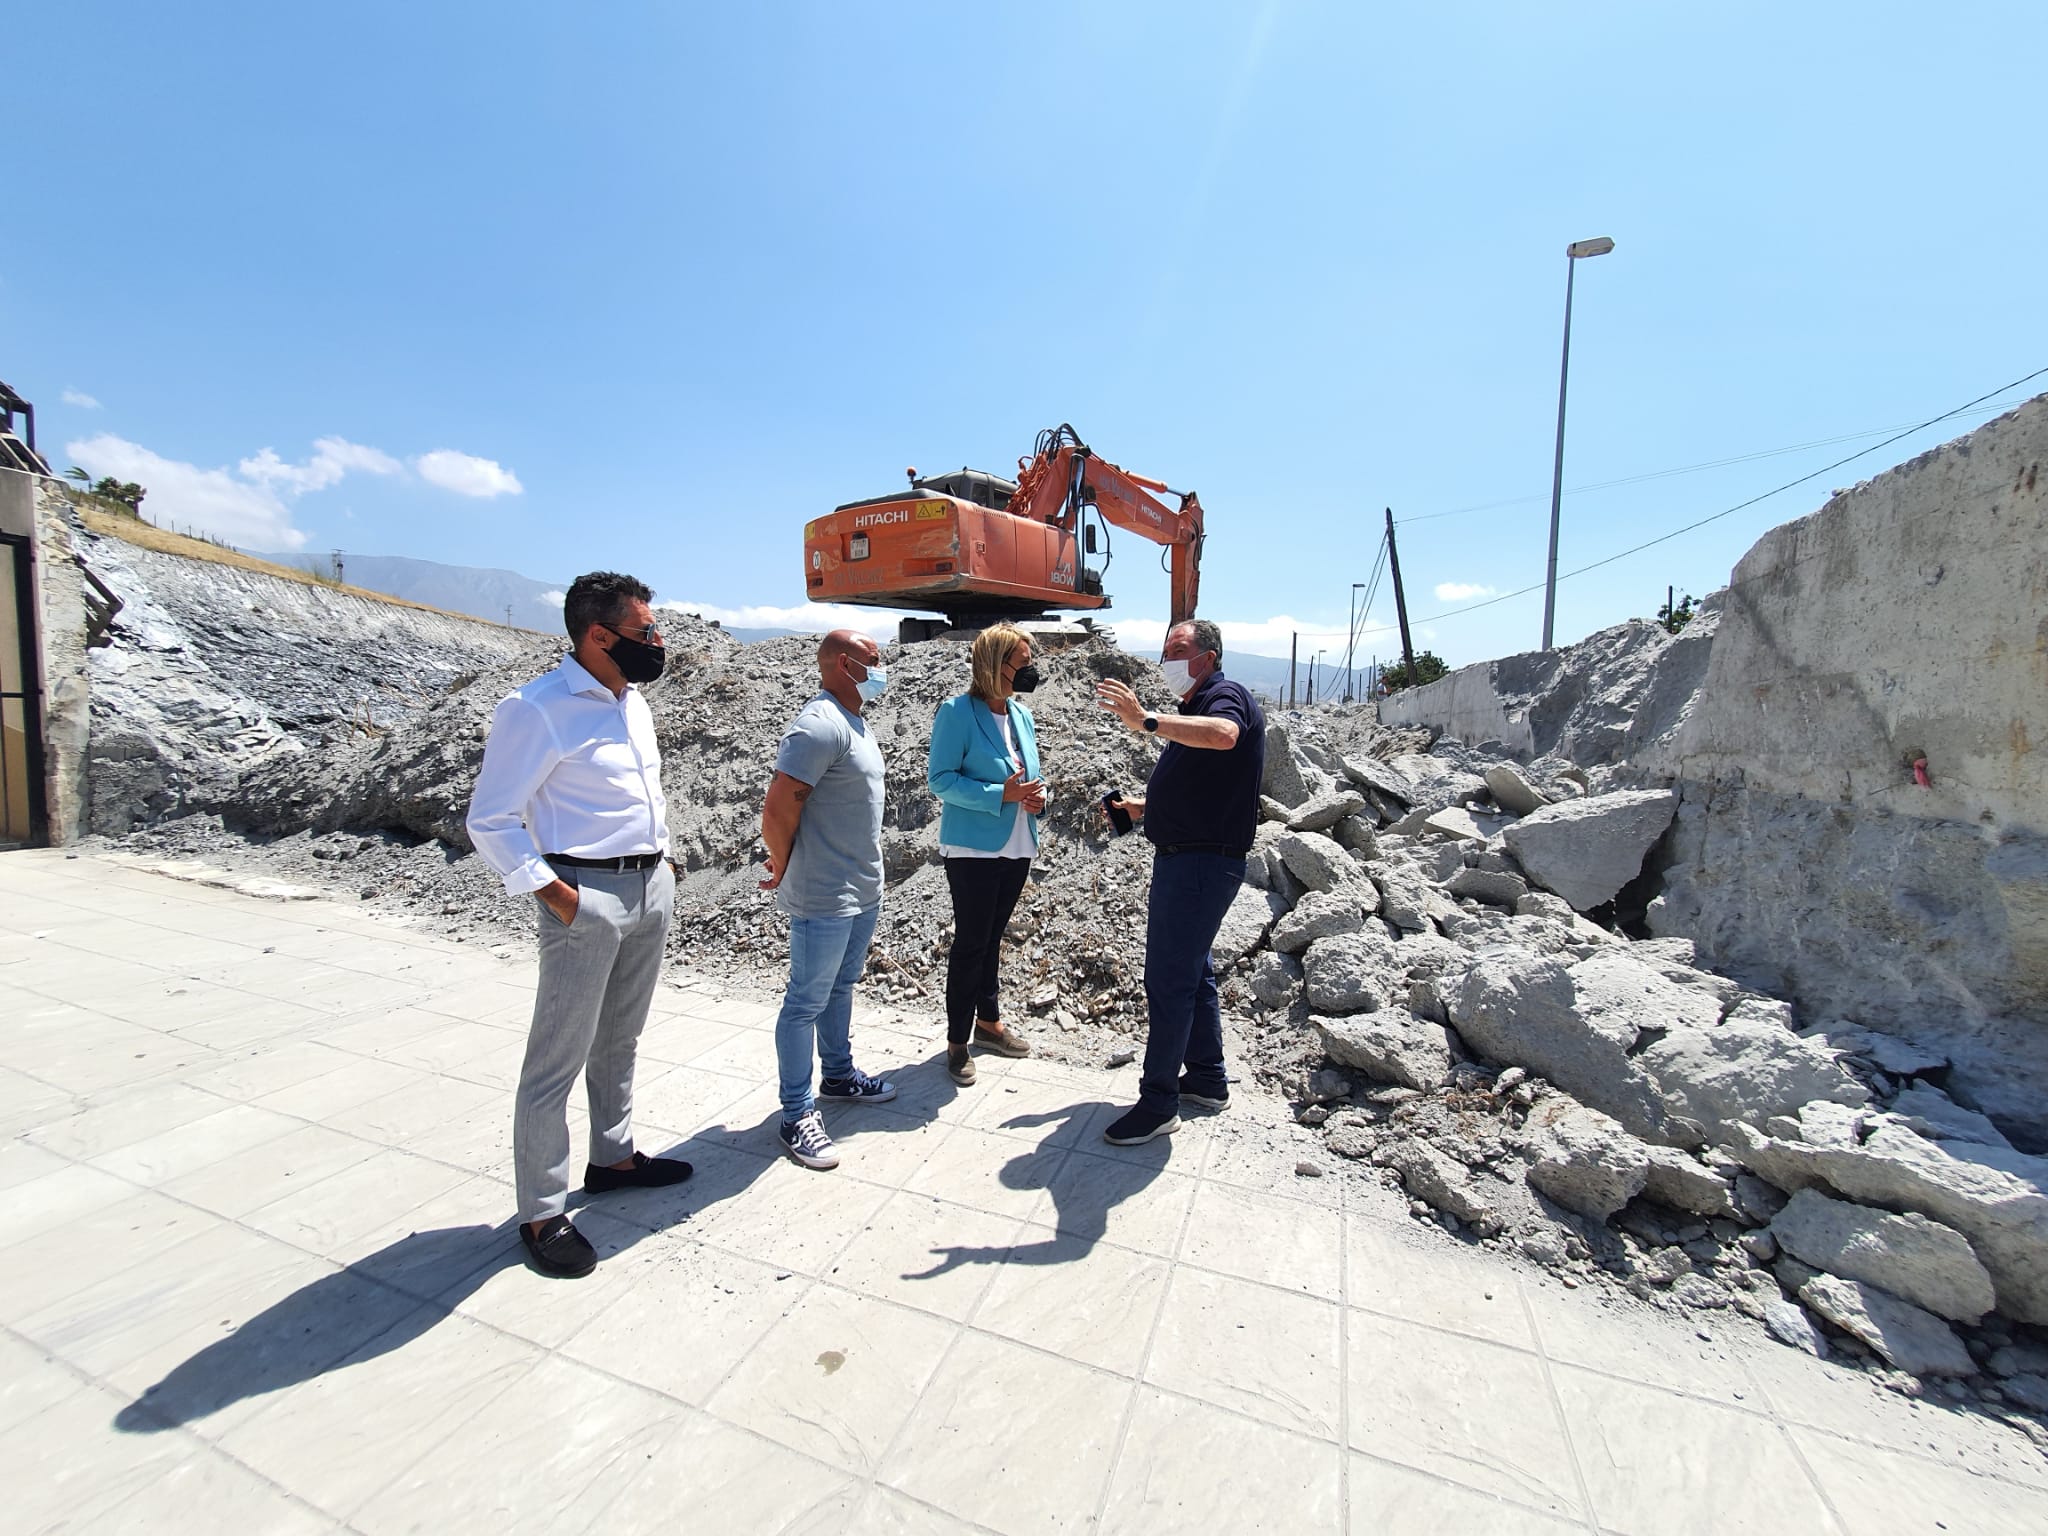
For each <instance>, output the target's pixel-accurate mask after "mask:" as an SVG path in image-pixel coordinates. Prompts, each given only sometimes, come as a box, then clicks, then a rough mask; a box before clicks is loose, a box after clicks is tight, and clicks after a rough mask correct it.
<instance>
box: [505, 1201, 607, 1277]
mask: <svg viewBox="0 0 2048 1536" xmlns="http://www.w3.org/2000/svg"><path fill="white" fill-rule="evenodd" d="M519 1241H520V1242H522V1243H524V1244H526V1253H527V1257H529V1258H531V1259H532V1260H533V1267H534V1268H535V1269H537V1270H539V1271H540V1272H541V1273H542V1274H544V1275H559V1276H560V1277H561V1278H562V1279H564V1280H580V1279H582V1278H583V1276H585V1275H587V1274H589V1273H590V1272H591V1271H592V1270H593V1269H595V1268H597V1250H596V1249H595V1248H593V1247H591V1246H590V1239H589V1238H587V1237H585V1236H584V1235H583V1234H582V1233H581V1232H578V1231H577V1230H576V1223H574V1222H573V1221H571V1220H570V1219H569V1218H568V1217H566V1216H551V1217H549V1218H548V1219H547V1220H546V1221H544V1222H542V1223H541V1227H540V1234H539V1235H538V1236H535V1234H534V1230H533V1228H532V1227H530V1226H528V1225H527V1224H526V1223H525V1222H523V1221H522V1222H521V1223H519Z"/></svg>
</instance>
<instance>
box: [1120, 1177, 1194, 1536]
mask: <svg viewBox="0 0 2048 1536" xmlns="http://www.w3.org/2000/svg"><path fill="white" fill-rule="evenodd" d="M1214 1146H1215V1142H1214V1141H1213V1140H1208V1141H1204V1142H1203V1144H1202V1160H1201V1162H1200V1164H1198V1165H1197V1167H1196V1168H1195V1190H1194V1194H1193V1195H1191V1196H1190V1197H1189V1199H1188V1208H1187V1209H1186V1210H1185V1211H1183V1212H1182V1213H1181V1218H1180V1232H1179V1234H1178V1235H1177V1236H1176V1237H1175V1238H1174V1240H1173V1252H1172V1253H1170V1254H1167V1255H1166V1283H1165V1284H1163V1285H1162V1286H1160V1287H1159V1302H1158V1305H1157V1306H1156V1307H1155V1308H1154V1309H1153V1312H1152V1326H1151V1327H1150V1328H1148V1329H1147V1330H1146V1331H1145V1348H1144V1349H1143V1351H1142V1352H1140V1354H1139V1356H1138V1369H1137V1370H1136V1372H1134V1373H1133V1375H1132V1377H1131V1390H1130V1393H1129V1395H1128V1396H1127V1397H1126V1398H1125V1399H1124V1411H1123V1417H1122V1420H1121V1421H1120V1422H1119V1423H1118V1425H1117V1432H1116V1444H1115V1445H1114V1446H1113V1447H1112V1448H1111V1450H1110V1454H1109V1471H1108V1474H1107V1475H1106V1476H1105V1477H1104V1478H1103V1480H1102V1493H1101V1495H1100V1497H1099V1498H1098V1499H1097V1500H1096V1504H1095V1517H1094V1519H1093V1521H1092V1522H1091V1523H1092V1524H1093V1525H1094V1526H1095V1528H1097V1529H1100V1528H1101V1526H1102V1517H1103V1515H1104V1514H1106V1513H1107V1512H1108V1510H1109V1493H1110V1490H1111V1489H1112V1488H1114V1487H1115V1486H1116V1475H1117V1473H1118V1472H1119V1471H1121V1470H1122V1469H1123V1464H1124V1452H1125V1450H1126V1449H1127V1448H1128V1447H1129V1445H1130V1438H1131V1421H1132V1420H1134V1419H1135V1418H1137V1416H1138V1394H1139V1393H1140V1392H1142V1391H1143V1390H1144V1389H1145V1386H1146V1378H1147V1377H1148V1376H1149V1375H1150V1373H1151V1370H1152V1352H1153V1350H1154V1349H1156V1348H1157V1347H1158V1344H1159V1330H1160V1327H1161V1326H1162V1324H1163V1323H1164V1322H1165V1319H1166V1303H1167V1300H1168V1298H1169V1297H1171V1296H1172V1295H1173V1282H1174V1277H1175V1276H1176V1275H1178V1274H1179V1273H1180V1256H1181V1252H1182V1250H1184V1249H1185V1248H1186V1247H1187V1243H1188V1228H1190V1227H1191V1226H1193V1225H1194V1222H1195V1202H1196V1200H1198V1199H1199V1198H1200V1197H1201V1192H1202V1175H1203V1173H1204V1171H1205V1170H1206V1169H1207V1168H1208V1166H1209V1152H1210V1149H1211V1148H1212V1147H1214Z"/></svg>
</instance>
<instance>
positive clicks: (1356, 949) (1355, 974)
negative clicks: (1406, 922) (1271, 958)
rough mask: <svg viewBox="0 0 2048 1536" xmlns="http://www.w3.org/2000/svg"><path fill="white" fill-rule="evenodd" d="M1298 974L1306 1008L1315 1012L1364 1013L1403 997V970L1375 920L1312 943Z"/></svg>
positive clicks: (1405, 990) (1405, 992)
mask: <svg viewBox="0 0 2048 1536" xmlns="http://www.w3.org/2000/svg"><path fill="white" fill-rule="evenodd" d="M1302 973H1303V979H1304V987H1305V990H1306V992H1307V996H1308V1002H1309V1006H1310V1007H1311V1008H1314V1009H1315V1010H1316V1011H1317V1012H1319V1013H1369V1012H1372V1011H1373V1010H1375V1009H1379V1008H1384V1007H1387V1006H1388V1005H1389V1004H1391V1003H1403V1004H1405V1002H1406V1000H1407V997H1408V976H1407V968H1406V967H1405V966H1404V965H1403V964H1402V962H1401V959H1400V957H1399V955H1398V954H1397V953H1396V945H1395V943H1394V941H1393V940H1392V939H1390V938H1389V937H1387V930H1386V928H1385V926H1384V925H1383V924H1381V923H1378V922H1368V923H1367V924H1366V925H1365V927H1364V928H1362V929H1361V930H1360V931H1358V932H1357V933H1340V934H1337V935H1335V936H1334V937H1332V938H1327V939H1318V940H1316V941H1315V942H1314V943H1313V944H1311V945H1309V947H1308V950H1307V952H1306V953H1304V954H1303V956H1302Z"/></svg>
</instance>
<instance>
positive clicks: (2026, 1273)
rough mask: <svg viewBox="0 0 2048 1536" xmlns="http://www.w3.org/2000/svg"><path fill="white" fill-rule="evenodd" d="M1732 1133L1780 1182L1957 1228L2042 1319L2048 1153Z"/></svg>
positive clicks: (2006, 1291) (2046, 1315)
mask: <svg viewBox="0 0 2048 1536" xmlns="http://www.w3.org/2000/svg"><path fill="white" fill-rule="evenodd" d="M1466 1038H1467V1040H1468V1041H1469V1040H1470V1036H1469V1035H1467V1036H1466ZM1730 1139H1731V1143H1732V1147H1733V1150H1734V1152H1735V1153H1736V1155H1737V1156H1738V1157H1740V1158H1741V1159H1742V1162H1743V1164H1744V1166H1745V1167H1747V1168H1749V1169H1750V1170H1752V1171H1753V1172H1755V1173H1756V1174H1758V1175H1760V1176H1761V1177H1763V1178H1765V1179H1768V1180H1769V1181H1770V1182H1771V1183H1773V1184H1775V1185H1777V1186H1778V1187H1779V1188H1780V1189H1787V1190H1793V1191H1797V1190H1800V1189H1806V1188H1811V1187H1814V1186H1816V1185H1824V1186H1826V1187H1827V1188H1829V1189H1831V1190H1832V1191H1833V1192H1834V1193H1836V1194H1838V1195H1841V1196H1843V1197H1845V1198H1847V1199H1850V1200H1854V1201H1857V1202H1859V1203H1860V1204H1864V1205H1874V1206H1881V1207H1883V1208H1885V1209H1887V1210H1892V1211H1902V1212H1903V1211H1918V1212H1919V1213H1921V1214H1922V1215H1924V1216H1931V1217H1933V1218H1934V1219H1935V1220H1936V1221H1938V1222H1941V1223H1942V1224H1943V1225H1944V1226H1949V1227H1953V1228H1955V1229H1956V1230H1957V1231H1958V1232H1960V1233H1962V1234H1963V1236H1964V1237H1966V1238H1968V1239H1969V1241H1970V1246H1971V1248H1972V1249H1974V1250H1975V1251H1976V1254H1977V1259H1978V1261H1979V1262H1980V1263H1982V1264H1983V1266H1984V1268H1985V1270H1986V1271H1987V1272H1989V1274H1990V1276H1991V1285H1992V1290H1993V1291H1994V1293H1995V1294H1996V1296H1997V1299H1998V1310H1999V1311H2000V1312H2002V1313H2004V1314H2005V1315H2006V1316H2007V1317H2010V1318H2013V1319H2016V1320H2017V1321H2020V1322H2027V1323H2048V1158H2039V1157H2029V1156H2027V1155H2026V1154H2025V1153H2022V1152H2014V1151H2010V1150H2008V1149H2006V1148H2004V1147H1986V1146H1979V1145H1977V1144H1975V1143H1972V1142H1965V1141H1942V1142H1935V1141H1929V1140H1927V1139H1926V1138H1925V1137H1923V1136H1919V1135H1916V1134H1915V1133H1914V1132H1912V1131H1909V1130H1907V1129H1906V1128H1905V1127H1904V1126H1902V1125H1899V1124H1898V1123H1896V1122H1888V1123H1884V1124H1880V1125H1879V1126H1878V1127H1877V1128H1876V1130H1874V1131H1873V1132H1872V1133H1871V1134H1870V1137H1869V1139H1867V1140H1866V1141H1864V1142H1863V1143H1862V1144H1861V1145H1860V1146H1853V1147H1813V1146H1807V1145H1805V1144H1803V1143H1800V1142H1793V1141H1780V1140H1777V1139H1775V1138H1773V1137H1769V1136H1765V1135H1763V1134H1761V1133H1760V1132H1758V1131H1755V1130H1753V1129H1751V1128H1750V1127H1748V1126H1741V1125H1738V1126H1736V1127H1734V1128H1733V1135H1732V1136H1731V1138H1730Z"/></svg>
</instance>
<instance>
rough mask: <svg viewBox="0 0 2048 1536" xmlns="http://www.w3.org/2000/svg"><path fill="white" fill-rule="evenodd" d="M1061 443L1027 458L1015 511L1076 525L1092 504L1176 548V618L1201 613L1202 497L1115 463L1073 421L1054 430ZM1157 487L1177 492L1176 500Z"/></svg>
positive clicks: (1118, 523) (1114, 521)
mask: <svg viewBox="0 0 2048 1536" xmlns="http://www.w3.org/2000/svg"><path fill="white" fill-rule="evenodd" d="M1051 435H1052V436H1053V438H1054V440H1055V441H1056V442H1057V443H1058V446H1057V447H1055V448H1053V449H1052V451H1050V452H1046V451H1043V450H1041V451H1040V452H1039V454H1038V455H1037V456H1036V457H1035V458H1033V459H1031V460H1030V461H1029V462H1028V463H1020V465H1019V473H1018V476H1017V493H1016V495H1015V496H1013V497H1012V498H1011V500H1010V511H1011V512H1013V513H1015V514H1017V515H1018V516H1020V517H1028V518H1031V519H1032V520H1033V521H1035V522H1044V523H1057V524H1059V525H1060V526H1062V527H1067V528H1073V527H1075V525H1076V524H1078V522H1079V521H1080V514H1081V509H1082V507H1084V506H1092V507H1093V508H1094V509H1095V510H1096V512H1097V514H1098V515H1099V516H1100V517H1101V518H1102V520H1103V521H1104V522H1106V523H1109V524H1110V525H1112V526H1113V527H1117V528H1121V529H1124V530H1126V531H1127V532H1130V533H1135V534H1137V535H1138V536H1139V537H1140V538H1144V539H1150V540H1151V541H1152V542H1153V543H1155V544H1163V545H1165V546H1166V547H1167V548H1168V550H1169V551H1170V554H1169V562H1168V563H1169V568H1170V571H1171V582H1172V593H1171V608H1172V619H1171V622H1172V623H1174V624H1181V623H1185V622H1186V621H1187V620H1189V619H1191V618H1193V617H1194V616H1195V604H1196V601H1197V599H1198V598H1199V596H1200V593H1201V583H1202V538H1203V534H1202V503H1201V500H1200V499H1199V498H1198V497H1197V496H1196V495H1195V493H1194V492H1192V491H1185V492H1182V491H1174V490H1170V489H1169V488H1168V487H1167V486H1166V485H1165V484H1164V483H1163V482H1161V481H1158V480H1153V479H1150V478H1148V477H1146V476H1144V475H1138V474H1133V473H1132V472H1131V471H1129V470H1127V469H1124V468H1121V467H1120V466H1118V465H1115V464H1112V463H1110V461H1109V460H1107V459H1105V458H1103V457H1102V456H1101V455H1099V454H1097V453H1095V452H1094V451H1092V450H1091V449H1090V448H1089V447H1088V445H1087V444H1085V443H1083V442H1081V441H1079V439H1077V438H1075V437H1074V436H1073V429H1072V428H1071V427H1063V428H1061V429H1059V431H1058V432H1057V433H1055V434H1051ZM1154 491H1158V492H1161V493H1163V494H1165V495H1168V496H1174V497H1177V498H1178V499H1179V501H1180V505H1179V506H1178V507H1177V508H1176V507H1170V506H1168V505H1167V504H1166V503H1165V502H1163V501H1161V500H1160V499H1159V497H1158V496H1155V495H1153V494H1152V493H1153V492H1154Z"/></svg>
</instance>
